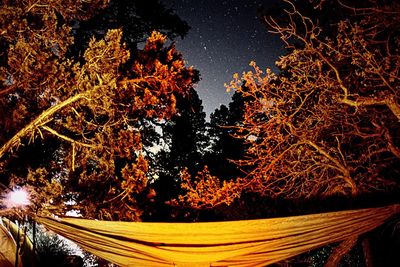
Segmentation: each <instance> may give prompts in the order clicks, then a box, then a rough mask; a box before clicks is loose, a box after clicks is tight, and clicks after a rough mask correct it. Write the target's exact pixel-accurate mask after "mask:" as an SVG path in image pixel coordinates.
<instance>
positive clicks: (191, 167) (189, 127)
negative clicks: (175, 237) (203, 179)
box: [153, 88, 208, 219]
mask: <svg viewBox="0 0 400 267" xmlns="http://www.w3.org/2000/svg"><path fill="white" fill-rule="evenodd" d="M176 109H177V112H176V114H175V115H174V116H173V117H172V118H171V120H169V121H168V122H165V123H163V124H160V130H161V132H162V134H161V135H162V140H163V145H162V146H161V148H160V151H159V152H158V154H157V160H156V161H155V166H154V169H156V170H157V174H156V176H157V178H156V179H155V181H154V184H153V186H154V188H155V191H156V194H157V197H156V201H155V202H156V203H155V204H156V205H158V207H157V208H156V209H157V211H155V212H156V213H157V216H158V217H160V216H162V217H163V219H166V218H170V216H171V215H172V216H174V215H173V214H171V211H170V210H169V208H168V207H167V206H166V205H165V202H166V201H169V200H171V198H174V197H176V196H177V195H178V194H179V192H180V190H179V183H180V179H179V177H180V173H181V172H182V171H187V172H189V173H190V174H192V175H194V174H196V173H197V172H198V171H200V170H201V169H202V168H203V165H204V156H205V150H206V147H207V145H208V142H207V139H208V138H207V136H206V120H205V117H206V114H205V112H204V111H203V106H202V102H201V100H200V98H199V96H198V94H197V92H196V91H195V90H194V89H193V88H192V89H191V90H189V91H188V95H186V96H184V97H178V98H177V104H176ZM158 219H160V218H158Z"/></svg>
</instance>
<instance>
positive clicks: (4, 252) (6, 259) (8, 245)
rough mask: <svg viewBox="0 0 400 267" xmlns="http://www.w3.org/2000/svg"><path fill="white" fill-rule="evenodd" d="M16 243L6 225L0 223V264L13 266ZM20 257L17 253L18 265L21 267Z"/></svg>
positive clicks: (3, 266) (7, 266) (6, 266)
mask: <svg viewBox="0 0 400 267" xmlns="http://www.w3.org/2000/svg"><path fill="white" fill-rule="evenodd" d="M16 253H17V244H16V243H15V240H14V238H13V237H12V235H11V233H10V232H9V231H8V229H7V227H5V226H4V225H2V224H1V223H0V266H2V267H15V260H16ZM21 262H22V261H21V257H20V256H19V255H18V267H22V263H21Z"/></svg>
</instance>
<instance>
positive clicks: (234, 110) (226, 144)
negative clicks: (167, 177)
mask: <svg viewBox="0 0 400 267" xmlns="http://www.w3.org/2000/svg"><path fill="white" fill-rule="evenodd" d="M244 106H245V100H244V99H243V97H242V96H241V95H240V94H238V93H236V92H235V93H234V95H233V96H232V101H231V102H230V103H229V108H228V107H226V106H225V105H221V106H220V108H218V109H216V110H215V111H214V112H213V113H212V114H211V115H210V123H209V128H208V136H209V140H210V143H211V148H210V151H209V152H208V153H207V157H206V162H205V164H206V165H207V166H208V167H209V170H210V172H211V173H212V174H214V175H216V176H218V177H219V178H221V179H223V180H229V179H233V178H236V177H239V176H241V175H243V172H242V171H241V170H240V169H239V168H238V166H237V164H235V163H234V161H235V160H240V159H242V158H243V156H244V153H245V150H246V149H245V145H244V142H243V140H242V139H240V138H238V136H237V134H238V127H240V125H241V123H242V120H243V112H244Z"/></svg>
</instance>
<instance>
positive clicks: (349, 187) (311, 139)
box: [180, 1, 400, 207]
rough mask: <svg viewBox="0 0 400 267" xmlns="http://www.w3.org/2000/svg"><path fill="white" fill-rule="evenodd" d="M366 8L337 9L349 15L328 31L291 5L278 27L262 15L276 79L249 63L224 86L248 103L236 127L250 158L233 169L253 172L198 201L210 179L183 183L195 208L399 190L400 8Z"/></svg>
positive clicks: (385, 5) (373, 3)
mask: <svg viewBox="0 0 400 267" xmlns="http://www.w3.org/2000/svg"><path fill="white" fill-rule="evenodd" d="M321 3H323V1H321ZM368 4H369V5H368V6H365V4H364V7H360V8H353V7H349V6H345V5H343V4H342V8H344V9H348V10H350V11H351V12H352V13H353V14H354V17H352V19H351V20H350V19H341V20H339V21H338V23H336V24H335V25H332V26H331V27H335V30H332V29H325V28H321V27H320V26H319V25H318V23H317V22H316V21H313V20H312V19H310V18H309V17H306V16H304V15H302V14H301V13H300V12H298V11H297V9H296V7H295V5H294V4H291V3H290V2H289V5H288V7H287V8H286V9H285V14H286V16H287V19H286V21H285V23H281V24H279V23H278V22H277V21H276V20H274V18H272V17H266V18H265V20H266V22H267V23H268V25H269V27H270V29H271V30H273V31H274V32H276V33H277V34H279V35H280V36H281V39H282V40H283V41H284V42H285V44H286V46H287V48H288V51H289V52H288V54H287V55H284V56H282V57H280V59H279V60H278V61H277V63H276V64H277V66H278V67H279V68H280V69H281V70H282V73H281V74H279V75H276V74H274V73H272V72H271V71H270V70H268V69H267V71H266V72H265V73H264V72H263V71H262V70H261V69H260V68H258V67H257V66H256V63H255V62H252V63H251V66H253V68H254V71H252V72H248V73H245V74H244V75H243V77H241V78H239V75H235V76H234V81H232V82H231V84H230V85H229V86H228V88H231V89H235V90H237V91H238V92H239V93H241V94H242V96H243V97H246V98H249V99H250V100H249V103H248V104H247V105H246V107H245V113H244V121H243V127H242V129H241V135H242V138H243V139H244V140H245V141H246V143H247V144H248V145H249V149H248V150H247V156H248V158H247V159H245V160H242V161H241V162H240V165H241V166H246V167H248V168H251V172H249V173H248V175H247V176H246V177H245V178H240V179H237V180H235V181H231V182H229V183H224V184H223V185H220V186H219V187H218V186H215V187H213V188H212V190H208V191H207V190H205V192H202V193H198V194H197V195H195V193H193V192H195V191H196V190H197V189H201V188H203V186H204V184H207V183H213V184H217V185H218V184H219V182H218V180H217V179H216V178H215V177H208V178H207V177H206V178H204V177H200V178H199V181H198V182H197V183H191V182H187V183H186V184H185V185H184V186H185V187H186V189H187V190H188V196H189V197H188V196H181V198H180V199H181V200H182V201H186V203H189V204H190V205H192V206H194V207H203V206H205V205H199V203H203V202H204V200H206V201H210V202H212V205H218V204H221V203H226V200H224V199H223V198H220V199H219V200H218V201H216V200H215V198H213V199H211V200H210V198H207V196H212V195H222V196H225V195H228V196H236V197H239V196H240V192H257V193H259V194H261V195H265V196H271V197H284V198H292V199H293V198H310V197H316V196H318V197H319V198H321V197H327V196H332V195H344V196H352V197H356V196H359V195H361V194H364V193H369V192H377V191H384V192H388V191H391V190H397V189H398V176H399V172H400V169H399V167H398V166H400V164H399V163H400V162H399V160H400V139H399V138H398V136H399V119H400V104H399V103H400V99H399V88H400V78H399V77H400V75H399V69H400V65H399V50H398V46H399V41H400V37H399V31H398V27H397V25H398V23H399V22H400V5H399V4H398V3H397V2H394V1H387V2H386V1H382V3H381V2H379V3H378V2H376V1H371V2H369V3H368ZM315 12H318V11H315ZM242 83H244V85H245V87H242ZM243 88H246V90H243Z"/></svg>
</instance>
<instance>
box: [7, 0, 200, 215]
mask: <svg viewBox="0 0 400 267" xmlns="http://www.w3.org/2000/svg"><path fill="white" fill-rule="evenodd" d="M99 7H101V8H104V7H105V3H104V2H103V1H92V2H90V3H87V2H79V3H78V4H76V3H75V2H68V1H67V2H66V1H45V2H41V4H40V5H38V4H30V3H28V2H26V1H14V2H12V3H8V2H7V3H5V4H3V5H2V6H1V9H0V13H1V14H4V15H2V16H1V19H0V29H1V30H0V32H1V44H2V47H5V48H6V49H5V50H4V52H3V54H2V55H1V63H2V65H1V67H0V79H1V87H0V96H1V98H0V110H1V111H2V114H3V116H1V119H0V126H1V127H2V128H3V129H4V131H2V133H1V135H0V145H1V147H0V164H1V168H0V170H1V171H0V179H1V182H2V183H4V184H8V186H9V188H12V187H16V186H17V187H23V188H25V189H26V190H28V191H29V193H30V197H31V202H32V205H31V206H30V207H29V208H30V209H31V210H30V211H32V212H36V213H39V214H46V213H49V212H50V213H53V214H60V215H63V214H65V213H66V212H67V211H69V210H78V211H79V212H80V213H81V214H82V215H83V216H84V217H86V218H103V219H120V220H138V218H139V216H140V214H141V210H140V207H139V204H138V202H137V200H136V198H137V197H139V196H140V194H141V193H143V191H145V190H146V188H147V171H148V161H147V159H146V157H145V154H144V153H143V150H142V141H141V131H142V129H143V121H145V119H146V118H147V119H149V120H151V119H159V120H164V119H168V118H170V117H171V116H172V115H173V114H174V112H175V105H176V98H177V97H179V96H180V95H185V94H186V93H187V91H188V90H189V89H190V88H192V84H193V82H194V81H196V80H197V72H196V71H194V70H193V69H192V68H186V67H185V65H184V61H183V59H182V56H181V55H180V54H179V53H178V52H177V51H176V50H175V47H174V45H170V46H168V47H165V46H164V43H165V41H166V36H164V35H162V34H160V33H156V32H154V33H153V34H152V35H151V36H150V37H149V38H148V41H147V43H146V45H145V46H144V48H143V50H140V51H138V52H137V54H136V55H135V57H134V59H133V60H129V59H130V53H129V51H128V50H127V49H126V48H125V45H124V44H123V43H122V42H121V38H122V31H121V30H110V31H108V33H107V34H106V35H105V37H104V39H102V40H96V39H94V38H93V39H91V41H90V43H89V44H88V48H87V49H86V50H85V52H84V54H83V55H82V57H80V58H78V59H75V58H73V57H70V56H68V55H67V51H68V48H69V47H70V46H71V45H72V43H73V38H72V29H71V26H70V24H71V22H72V21H73V20H75V19H87V18H89V17H90V16H91V15H93V10H96V8H99ZM128 60H129V61H128ZM31 146H33V147H34V148H35V150H33V151H41V150H42V149H43V150H48V152H50V153H53V155H52V157H49V159H48V161H46V162H43V161H35V156H33V155H32V154H30V155H29V153H27V149H26V148H27V147H31ZM21 147H22V148H21ZM28 152H32V150H31V151H29V150H28ZM46 154H48V153H46Z"/></svg>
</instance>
